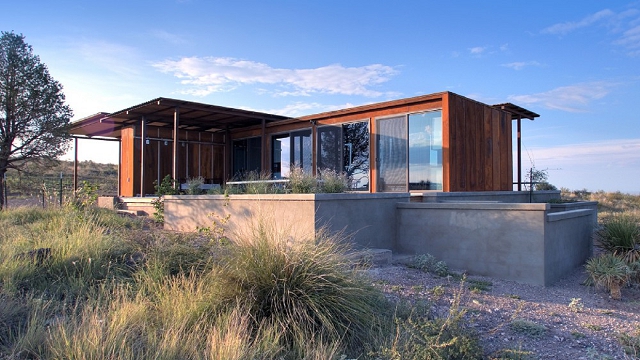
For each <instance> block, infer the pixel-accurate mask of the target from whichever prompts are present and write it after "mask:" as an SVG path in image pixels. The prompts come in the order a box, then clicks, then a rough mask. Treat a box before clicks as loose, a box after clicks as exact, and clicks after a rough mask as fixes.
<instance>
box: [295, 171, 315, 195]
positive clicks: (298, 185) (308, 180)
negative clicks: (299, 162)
mask: <svg viewBox="0 0 640 360" xmlns="http://www.w3.org/2000/svg"><path fill="white" fill-rule="evenodd" d="M288 186H289V189H290V190H291V192H292V193H294V194H312V193H315V192H316V191H317V187H318V180H317V179H316V178H315V177H314V176H313V175H311V174H310V173H307V172H305V171H304V170H303V169H302V168H301V167H299V166H296V165H294V166H292V167H291V171H290V172H289V184H288Z"/></svg>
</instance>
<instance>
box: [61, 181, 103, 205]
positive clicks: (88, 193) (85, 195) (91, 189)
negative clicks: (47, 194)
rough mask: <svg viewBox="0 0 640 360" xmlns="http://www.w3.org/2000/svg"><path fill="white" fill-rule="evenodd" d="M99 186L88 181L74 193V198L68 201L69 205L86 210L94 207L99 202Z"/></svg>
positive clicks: (82, 183) (81, 184)
mask: <svg viewBox="0 0 640 360" xmlns="http://www.w3.org/2000/svg"><path fill="white" fill-rule="evenodd" d="M99 189H100V186H99V185H98V184H92V183H90V182H88V181H83V182H81V183H80V187H78V189H77V190H76V191H75V192H74V194H73V197H72V198H71V199H70V200H69V201H68V203H67V204H68V205H70V206H72V207H73V208H75V209H84V208H87V207H89V206H91V205H94V204H95V202H96V200H98V190H99Z"/></svg>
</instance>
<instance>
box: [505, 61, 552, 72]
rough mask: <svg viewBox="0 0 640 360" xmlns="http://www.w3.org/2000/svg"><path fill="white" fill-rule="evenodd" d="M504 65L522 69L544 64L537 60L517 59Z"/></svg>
mask: <svg viewBox="0 0 640 360" xmlns="http://www.w3.org/2000/svg"><path fill="white" fill-rule="evenodd" d="M502 66H504V67H508V68H511V69H513V70H522V69H523V68H525V67H527V66H542V64H540V63H539V62H537V61H516V62H512V63H508V64H502Z"/></svg>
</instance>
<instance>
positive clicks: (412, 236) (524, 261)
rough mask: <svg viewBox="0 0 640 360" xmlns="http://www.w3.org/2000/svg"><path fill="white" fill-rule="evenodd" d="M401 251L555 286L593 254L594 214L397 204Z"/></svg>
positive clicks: (546, 207) (538, 207) (543, 207)
mask: <svg viewBox="0 0 640 360" xmlns="http://www.w3.org/2000/svg"><path fill="white" fill-rule="evenodd" d="M397 209H398V212H397V229H398V231H397V235H396V244H395V245H396V246H395V250H396V251H397V252H400V253H405V254H424V253H430V254H432V255H434V256H435V257H436V258H438V259H440V260H444V261H445V262H446V263H447V264H448V265H449V266H450V267H451V268H454V269H462V270H468V271H469V272H470V273H473V274H478V275H485V276H491V277H497V278H501V279H507V280H515V281H518V282H523V283H530V284H536V285H550V284H552V283H553V282H555V281H557V280H558V279H560V277H561V276H563V275H566V273H567V272H568V271H570V270H571V269H573V268H575V267H576V266H578V265H580V264H582V263H583V262H584V261H585V260H586V259H587V258H588V257H589V256H590V254H591V251H592V250H591V249H592V241H591V232H592V231H593V222H592V219H593V210H591V209H581V210H572V211H563V212H556V213H551V212H550V209H551V205H550V204H547V203H540V204H503V203H488V202H485V203H482V202H473V203H406V204H398V205H397Z"/></svg>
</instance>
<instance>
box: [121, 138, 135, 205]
mask: <svg viewBox="0 0 640 360" xmlns="http://www.w3.org/2000/svg"><path fill="white" fill-rule="evenodd" d="M133 132H134V129H133V128H125V129H122V131H121V132H120V134H121V139H120V146H121V148H120V149H121V157H120V195H121V196H133V181H132V180H133V164H134V160H133Z"/></svg>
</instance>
